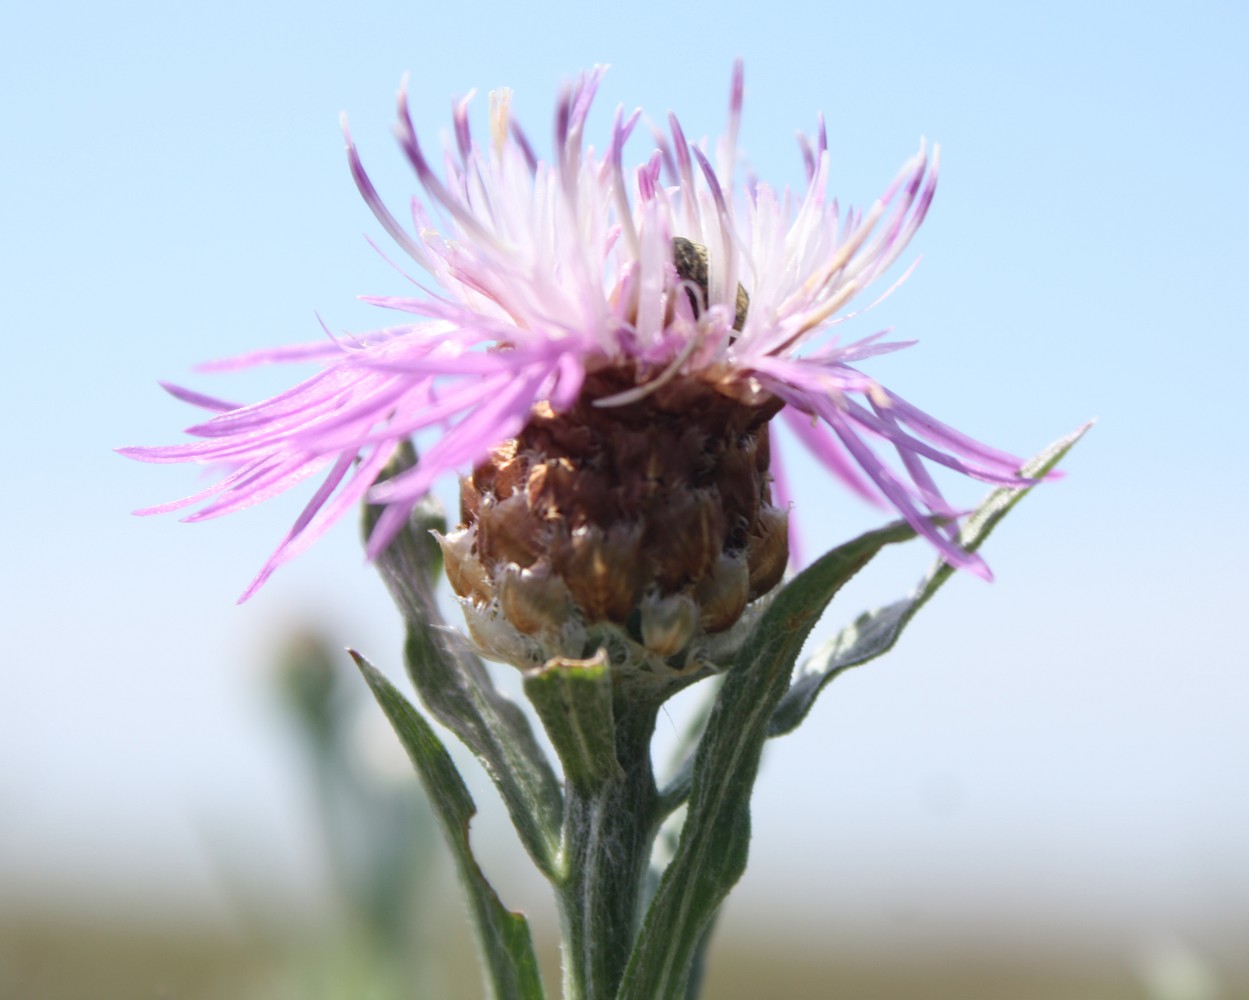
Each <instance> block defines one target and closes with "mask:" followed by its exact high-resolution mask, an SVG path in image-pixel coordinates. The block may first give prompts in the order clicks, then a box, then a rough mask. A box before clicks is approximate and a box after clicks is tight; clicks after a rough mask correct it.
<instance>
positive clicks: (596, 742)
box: [525, 651, 624, 795]
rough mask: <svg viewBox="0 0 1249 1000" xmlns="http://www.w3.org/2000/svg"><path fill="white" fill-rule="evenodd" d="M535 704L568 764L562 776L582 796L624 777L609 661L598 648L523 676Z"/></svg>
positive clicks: (561, 758)
mask: <svg viewBox="0 0 1249 1000" xmlns="http://www.w3.org/2000/svg"><path fill="white" fill-rule="evenodd" d="M525 694H526V695H528V696H529V700H530V701H531V702H532V703H533V706H534V708H535V709H536V710H537V712H538V717H539V718H540V719H541V720H542V725H543V727H544V728H545V729H546V734H547V736H549V737H550V739H551V743H552V745H553V746H554V747H555V752H556V753H557V754H559V759H560V762H561V763H562V764H563V765H564V778H565V780H566V781H567V782H568V784H570V785H572V786H574V787H575V788H576V789H577V790H578V792H579V793H580V794H582V795H586V794H590V792H591V790H592V789H594V788H596V787H599V786H601V785H603V784H604V783H605V782H608V781H617V780H620V779H622V778H623V777H624V775H623V774H622V772H621V768H620V762H619V761H618V760H617V759H616V726H615V718H614V716H613V713H612V679H611V669H610V664H609V663H608V662H607V657H606V655H605V654H604V653H603V652H602V651H600V652H599V654H598V655H597V656H595V657H594V658H593V659H590V660H558V659H557V660H552V661H551V662H550V663H549V664H548V665H547V666H545V667H543V668H542V669H541V670H535V671H533V672H531V673H529V674H526V675H525Z"/></svg>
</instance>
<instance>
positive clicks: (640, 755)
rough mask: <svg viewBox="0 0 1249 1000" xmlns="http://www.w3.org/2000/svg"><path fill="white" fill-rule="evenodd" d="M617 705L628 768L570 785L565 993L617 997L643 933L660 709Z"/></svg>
mask: <svg viewBox="0 0 1249 1000" xmlns="http://www.w3.org/2000/svg"><path fill="white" fill-rule="evenodd" d="M617 712H619V713H620V714H618V715H617V716H616V758H617V760H618V762H619V764H620V771H619V772H618V773H617V774H616V775H615V776H613V777H611V778H609V779H608V780H606V781H600V782H594V783H593V784H592V786H585V785H580V786H578V785H573V784H572V783H570V784H569V787H568V789H567V790H566V799H565V805H564V826H563V860H564V865H563V869H564V872H565V878H564V880H563V883H562V884H561V885H560V887H559V894H558V902H559V908H560V917H561V922H562V925H563V939H564V940H563V953H564V996H565V1000H610V998H612V997H615V995H616V991H617V989H618V988H619V986H620V980H621V978H622V976H623V975H624V970H625V967H626V966H627V965H628V962H629V955H630V953H631V952H632V950H633V943H634V939H635V938H636V935H637V930H638V924H639V920H640V914H639V909H640V906H641V900H642V893H643V890H644V887H645V881H646V875H647V869H648V865H649V862H650V854H651V846H652V845H653V843H654V840H655V833H656V829H657V823H656V820H657V817H658V813H657V810H656V805H657V801H658V793H657V791H656V788H655V776H654V772H653V771H652V768H651V759H650V740H651V734H652V733H653V732H654V728H655V714H656V710H655V709H654V708H653V707H648V708H639V707H638V706H636V705H634V706H628V707H627V708H625V707H622V706H617Z"/></svg>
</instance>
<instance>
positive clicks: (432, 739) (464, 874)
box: [350, 650, 545, 1000]
mask: <svg viewBox="0 0 1249 1000" xmlns="http://www.w3.org/2000/svg"><path fill="white" fill-rule="evenodd" d="M350 652H351V657H352V659H354V660H355V661H356V666H358V667H359V668H360V672H361V673H362V674H363V675H364V679H365V681H366V682H367V683H368V685H369V688H370V689H371V690H372V692H373V695H374V696H375V697H376V698H377V703H378V704H379V705H381V707H382V711H383V712H385V713H386V718H387V719H389V720H390V724H391V726H393V727H394V730H395V733H396V734H397V735H398V736H399V740H400V742H402V743H403V746H404V749H405V750H407V752H408V756H409V757H410V758H411V759H412V763H413V764H414V765H415V766H416V772H417V775H418V776H419V778H420V780H421V785H422V786H423V787H424V789H425V794H426V795H427V796H428V797H429V802H430V805H431V806H432V807H433V810H434V814H435V816H437V818H438V822H439V824H440V825H441V827H442V831H443V833H444V834H445V835H446V838H447V843H448V844H449V845H450V847H451V853H452V855H453V857H454V858H455V866H456V870H457V872H458V874H459V877H460V884H461V885H462V886H463V887H464V891H465V894H466V895H467V896H468V900H469V907H470V913H471V916H472V920H473V924H474V926H475V928H476V930H477V937H478V944H479V946H480V948H481V955H482V961H483V964H484V965H485V975H486V983H487V986H488V988H489V990H490V995H491V996H492V997H494V998H496V1000H542V998H543V997H544V995H545V994H544V992H543V989H542V980H541V977H540V976H539V974H538V961H537V958H536V956H535V955H534V951H533V940H532V938H531V936H530V933H529V924H528V922H527V921H526V920H525V918H524V916H523V915H522V914H520V913H513V912H511V911H510V910H508V909H507V908H506V907H504V906H503V904H502V903H501V902H500V901H499V897H498V895H497V894H496V893H495V891H494V889H493V887H492V886H491V885H490V883H489V882H488V881H487V880H486V877H485V875H484V874H482V871H481V869H480V868H479V867H478V865H477V861H476V859H475V858H474V857H473V851H472V845H471V844H470V843H469V836H468V827H469V821H470V820H471V819H472V817H473V816H474V814H475V813H476V812H477V806H476V805H475V804H474V802H473V799H472V796H471V795H470V794H469V791H468V788H467V787H465V785H464V779H463V778H461V777H460V773H459V771H457V770H456V767H455V764H454V762H453V761H452V760H451V755H450V754H448V753H447V749H446V747H444V746H443V745H442V741H441V740H439V739H438V736H437V734H435V732H434V730H433V728H432V727H431V726H430V724H429V723H428V722H426V721H425V719H424V718H422V717H421V715H420V713H419V712H417V711H416V709H414V708H413V707H412V705H411V704H410V703H409V702H408V700H407V699H406V698H405V697H404V696H403V695H402V694H401V693H400V692H399V691H398V690H397V689H396V688H395V687H394V686H393V685H392V684H391V683H390V682H389V681H388V680H386V678H385V677H384V676H382V674H381V673H380V672H379V671H378V670H376V669H375V668H374V667H373V666H372V665H371V664H370V663H369V662H368V661H367V660H365V659H364V657H363V656H361V655H360V654H359V653H356V652H355V651H354V650H351V651H350Z"/></svg>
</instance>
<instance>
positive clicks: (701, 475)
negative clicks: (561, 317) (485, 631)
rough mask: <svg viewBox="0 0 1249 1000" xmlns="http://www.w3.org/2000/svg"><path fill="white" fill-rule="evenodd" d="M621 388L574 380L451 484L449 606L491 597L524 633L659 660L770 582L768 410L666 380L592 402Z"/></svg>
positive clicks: (627, 378) (618, 375) (700, 385)
mask: <svg viewBox="0 0 1249 1000" xmlns="http://www.w3.org/2000/svg"><path fill="white" fill-rule="evenodd" d="M636 384H637V381H636V372H635V370H634V368H633V366H624V367H616V368H608V369H605V370H602V371H599V372H597V373H594V374H591V375H589V376H588V377H587V379H586V383H585V387H584V389H583V391H582V395H581V398H580V400H579V401H578V402H577V404H576V405H575V406H574V407H573V408H572V409H571V410H569V411H568V412H567V413H562V414H557V413H555V412H553V411H552V410H551V408H550V407H549V406H547V405H545V404H541V405H539V406H537V407H535V408H534V411H533V413H532V416H531V419H530V421H529V424H528V425H527V426H526V427H525V429H524V430H523V431H522V432H521V434H520V435H519V436H518V437H517V438H515V439H513V440H510V441H507V442H505V443H504V444H502V445H500V446H499V447H497V448H496V449H495V450H494V452H493V453H492V455H491V457H490V459H489V460H488V461H486V462H484V463H482V464H481V465H480V466H478V467H477V468H476V469H475V470H474V471H473V473H472V475H471V476H469V477H467V478H466V479H464V480H463V481H462V483H461V494H460V495H461V518H462V522H463V523H462V524H461V525H460V527H459V529H457V531H456V532H455V533H454V539H455V541H454V544H444V549H445V550H446V555H447V572H448V578H449V580H450V582H451V585H452V587H453V589H454V590H455V592H456V593H457V594H459V595H460V596H461V597H463V598H466V599H467V600H469V601H471V602H472V603H473V604H474V605H476V606H479V607H481V606H485V605H487V604H490V603H491V602H493V601H496V600H497V601H498V606H499V609H500V611H501V613H502V615H503V616H504V617H505V618H506V619H507V620H508V622H509V623H510V624H511V625H512V626H514V627H515V628H516V629H517V630H519V631H520V632H522V633H524V634H526V635H537V634H538V633H540V632H542V631H543V630H545V629H551V628H559V627H561V626H562V625H563V624H564V623H565V622H567V621H568V620H569V618H570V616H576V617H577V618H579V620H580V621H581V622H582V623H584V624H587V625H590V624H595V623H601V622H602V623H612V624H614V625H617V626H621V627H622V628H623V629H624V630H625V631H626V633H627V634H629V635H630V637H631V638H633V639H634V640H635V641H637V642H640V643H642V644H643V645H644V646H645V647H646V648H647V649H648V650H649V651H650V652H652V653H655V654H657V655H659V656H664V657H666V656H670V655H673V654H675V653H677V652H679V651H680V650H681V649H682V648H684V647H685V646H686V645H687V644H688V642H689V641H690V640H691V639H692V638H694V637H695V636H696V635H698V634H713V633H718V632H721V631H723V630H725V629H728V628H729V627H731V626H732V625H733V624H734V623H735V622H736V621H737V620H738V618H739V617H740V616H741V613H742V611H743V609H744V608H745V607H746V605H747V603H748V602H750V601H753V600H755V599H756V598H757V597H759V596H761V595H763V594H765V593H767V592H768V591H770V590H771V589H772V588H773V587H774V586H775V585H776V584H777V583H778V582H780V579H781V576H782V575H783V573H784V571H785V565H786V563H787V561H788V555H789V551H788V540H787V534H788V531H787V517H786V513H785V512H784V511H782V510H780V509H778V508H777V507H774V506H773V505H772V496H771V488H770V482H771V476H770V474H769V471H768V468H769V450H768V426H767V424H768V421H769V420H770V419H771V417H773V416H774V415H775V414H776V412H777V411H778V410H779V409H780V406H781V404H780V402H779V401H778V400H776V399H774V398H772V397H769V396H763V397H762V398H761V399H759V398H757V397H752V401H751V403H744V402H741V401H739V399H737V398H732V397H731V396H730V395H727V394H726V393H725V391H724V389H725V388H727V387H716V386H713V385H711V384H709V383H708V382H707V381H705V380H703V379H698V378H689V377H678V378H675V379H672V380H671V381H669V382H668V383H666V384H664V385H662V386H661V387H659V388H657V389H656V390H655V391H654V392H652V393H651V394H650V395H647V396H645V397H644V398H642V399H640V400H636V401H634V402H630V403H627V404H624V405H618V406H595V405H594V401H595V400H597V399H604V398H608V397H611V396H614V395H617V394H619V393H621V392H623V391H625V390H628V389H631V388H633V387H634V386H635V385H636ZM734 395H735V396H736V395H741V393H740V392H736V393H734ZM448 541H450V539H449V540H448Z"/></svg>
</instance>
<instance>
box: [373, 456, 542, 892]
mask: <svg viewBox="0 0 1249 1000" xmlns="http://www.w3.org/2000/svg"><path fill="white" fill-rule="evenodd" d="M415 461H416V456H415V452H413V451H412V450H411V448H410V446H409V447H408V448H407V449H405V450H404V451H402V452H401V453H400V455H399V457H398V459H397V460H396V462H395V463H394V465H393V466H392V467H391V468H390V469H389V470H388V471H389V472H390V473H391V474H395V473H397V472H399V471H403V469H405V468H410V467H411V465H412V464H414V463H415ZM379 516H380V509H379V508H377V507H365V514H364V528H365V533H366V535H367V534H368V533H369V532H370V531H372V529H373V526H374V525H375V524H376V522H377V518H378V517H379ZM435 530H444V531H445V530H446V521H445V519H444V518H443V517H442V514H441V513H440V512H439V511H438V510H437V509H436V508H434V507H433V506H432V504H424V505H420V506H418V507H417V509H416V511H415V512H414V514H413V516H412V518H411V520H410V521H409V523H408V524H407V525H406V526H405V527H404V529H403V530H402V531H400V532H399V533H398V534H397V535H396V536H395V538H394V540H393V541H392V542H391V543H390V545H389V546H388V547H387V548H386V550H385V551H384V552H382V553H381V554H380V555H379V556H378V557H377V560H376V562H377V568H378V571H379V572H380V573H381V575H382V579H383V581H384V582H385V583H386V587H387V589H388V590H389V591H390V593H391V596H392V597H393V598H394V600H395V603H396V604H397V605H398V607H399V610H400V612H401V613H402V614H403V618H404V621H405V623H406V624H407V641H406V643H405V647H404V654H405V656H404V658H405V661H406V663H407V668H408V675H409V677H410V678H411V679H412V684H413V686H414V687H415V688H416V692H417V694H418V695H419V696H420V698H421V701H422V703H423V704H424V705H425V707H426V708H427V709H429V711H430V712H431V713H432V714H433V716H434V718H436V719H437V720H438V721H439V722H440V723H442V724H443V725H444V726H446V727H447V728H448V729H449V730H451V732H453V733H455V735H456V736H457V737H458V738H459V739H460V740H461V741H462V742H463V743H464V745H465V746H467V747H468V748H469V749H470V750H471V751H472V752H473V753H474V754H475V755H476V757H477V759H478V760H480V761H481V763H482V766H483V767H484V768H485V769H486V773H487V774H489V775H490V778H491V780H492V781H494V783H495V786H496V787H497V788H498V790H499V794H500V795H501V796H502V798H503V803H504V805H505V806H506V807H507V811H508V815H509V816H510V817H511V820H512V824H513V825H514V826H515V827H516V831H517V833H518V834H519V835H520V839H521V842H522V843H523V844H524V846H525V849H526V850H527V851H528V852H529V855H530V857H532V858H533V859H534V863H535V864H536V865H537V866H538V868H539V870H541V871H542V872H543V873H544V874H546V875H547V876H548V877H549V876H552V875H553V873H554V872H555V869H556V863H557V854H558V850H559V836H560V833H559V830H560V824H561V821H562V813H563V800H562V795H561V791H560V784H559V779H558V778H557V777H556V776H555V772H554V771H553V770H552V769H551V765H550V762H549V761H548V760H547V759H546V756H545V755H544V753H543V752H542V749H541V747H540V746H539V745H538V741H537V740H536V739H535V738H534V734H533V730H532V728H531V727H530V725H529V720H528V718H526V716H525V713H524V712H523V711H521V709H520V707H519V706H518V705H516V704H515V703H514V702H512V701H511V700H510V699H508V698H507V696H506V695H504V694H503V693H502V692H500V691H499V690H498V689H497V688H496V687H495V686H494V681H493V680H491V678H490V674H489V672H488V671H487V670H486V666H485V664H484V663H482V662H481V659H480V658H479V657H478V656H476V655H475V654H474V653H473V652H472V650H471V649H470V648H469V646H468V643H467V641H466V640H464V638H463V637H462V636H460V634H459V633H458V632H455V631H454V630H452V629H449V628H448V627H447V626H446V624H445V623H444V621H443V618H442V614H441V612H440V611H439V610H438V604H437V602H436V601H435V599H434V584H435V581H436V578H437V575H438V573H439V572H440V570H441V565H442V557H441V550H440V549H439V546H438V543H437V541H436V540H435V539H434V538H433V536H432V535H431V532H432V531H435Z"/></svg>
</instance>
